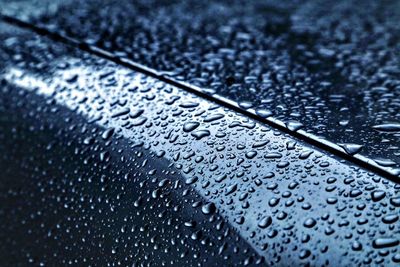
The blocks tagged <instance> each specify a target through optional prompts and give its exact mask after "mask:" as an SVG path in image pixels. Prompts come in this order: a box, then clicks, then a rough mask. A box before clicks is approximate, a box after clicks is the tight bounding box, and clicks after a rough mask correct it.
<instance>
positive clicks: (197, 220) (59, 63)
mask: <svg viewBox="0 0 400 267" xmlns="http://www.w3.org/2000/svg"><path fill="white" fill-rule="evenodd" d="M0 25H1V27H0V29H1V38H2V40H4V42H2V43H1V44H0V59H1V63H0V67H1V88H0V89H1V91H0V93H1V97H0V100H1V102H0V119H1V123H0V127H1V131H0V133H1V134H0V139H1V140H0V147H1V150H2V151H6V153H3V154H2V156H1V157H0V166H1V169H2V174H1V181H2V182H1V187H0V199H1V202H2V203H3V204H2V205H1V206H0V220H1V221H2V224H0V236H1V239H2V240H3V241H2V242H1V245H0V254H1V257H0V260H1V261H2V264H4V265H14V264H15V263H21V264H27V263H29V262H33V263H35V264H38V265H39V264H40V263H43V265H50V266H51V265H57V264H58V265H59V264H73V265H96V264H99V265H104V263H106V264H107V265H119V264H121V265H126V264H129V265H132V264H134V265H139V266H140V265H141V264H142V265H146V264H149V263H153V264H155V265H162V264H165V265H204V266H210V265H216V266H221V265H235V264H236V265H239V266H242V265H245V264H248V265H257V264H262V265H296V266H297V265H301V264H311V265H318V266H320V265H332V266H354V265H359V264H367V265H368V264H375V265H385V266H391V265H393V266H395V265H396V264H398V262H399V260H400V255H399V253H400V251H399V249H400V247H399V242H400V229H399V209H400V199H399V197H400V195H399V191H400V187H399V185H396V184H395V183H393V182H390V181H387V180H386V179H384V178H381V177H379V176H377V175H375V174H371V173H367V172H366V171H365V170H363V169H360V168H358V167H357V166H353V165H351V164H348V163H347V162H345V161H343V160H342V161H340V159H336V158H333V157H332V156H329V155H327V154H326V153H325V152H323V151H319V150H317V149H315V148H314V147H311V146H310V145H307V144H305V143H303V142H301V141H298V140H296V139H294V138H292V137H290V136H289V135H285V134H282V133H281V132H279V131H276V130H274V129H272V128H270V127H267V126H265V125H262V124H260V123H258V122H256V121H253V120H251V119H249V118H246V117H243V116H242V115H241V114H238V113H235V112H233V111H231V110H229V109H226V108H223V107H221V106H218V105H216V104H213V103H211V102H208V101H206V100H204V99H201V98H199V97H196V96H194V95H192V94H189V93H187V92H185V91H182V90H180V89H178V88H176V87H174V86H171V85H168V84H166V83H164V82H160V81H158V80H156V79H154V78H151V77H148V76H145V75H143V74H140V73H137V72H133V71H132V70H130V69H128V68H124V67H121V66H118V65H116V64H115V63H112V62H110V61H107V60H104V59H100V58H98V57H95V56H92V55H89V54H88V53H85V52H82V51H79V50H77V49H74V48H68V47H66V46H64V45H62V44H59V43H55V42H54V41H53V40H49V39H46V38H44V37H39V36H37V35H35V34H33V33H30V32H29V31H22V30H18V29H17V28H15V27H12V26H10V25H7V24H0Z"/></svg>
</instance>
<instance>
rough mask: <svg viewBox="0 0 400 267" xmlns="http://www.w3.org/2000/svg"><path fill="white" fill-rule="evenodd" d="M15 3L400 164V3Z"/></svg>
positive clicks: (356, 151)
mask: <svg viewBox="0 0 400 267" xmlns="http://www.w3.org/2000/svg"><path fill="white" fill-rule="evenodd" d="M11 2H16V3H17V4H16V7H15V6H12V5H10V7H11V6H12V7H13V8H7V6H6V7H5V8H4V11H3V13H5V14H9V15H12V16H16V17H20V18H23V19H25V20H26V21H30V22H31V23H32V24H34V25H39V26H41V27H46V28H48V29H51V30H52V31H54V32H58V33H62V34H64V35H66V36H70V37H73V38H76V39H78V40H80V41H83V42H86V43H89V44H92V45H95V46H97V47H101V48H103V49H105V50H106V51H109V52H112V53H113V54H114V55H117V56H119V57H122V58H128V59H130V60H132V61H134V62H136V63H140V64H143V65H144V66H146V67H150V68H152V69H154V70H156V71H159V72H162V73H164V74H165V75H168V76H171V77H172V78H173V79H175V80H179V81H184V82H187V83H190V84H191V85H194V86H198V87H199V88H200V89H202V90H204V91H206V92H208V93H217V94H219V95H221V96H224V97H227V98H228V99H231V100H233V101H235V102H237V103H238V104H239V105H240V106H241V107H242V108H244V109H248V108H254V109H255V111H257V110H258V111H259V112H258V114H259V115H261V116H270V115H271V116H272V117H273V118H276V119H279V120H281V121H282V122H284V123H286V125H287V127H288V128H291V129H294V130H297V129H303V130H304V131H305V132H304V133H306V132H307V133H312V134H315V135H317V136H320V137H321V138H326V139H327V140H328V141H331V142H332V143H333V144H336V145H337V147H336V148H337V149H341V150H343V151H345V152H346V153H348V154H350V155H363V156H366V157H368V158H369V159H372V160H373V164H377V165H379V166H380V167H381V168H385V169H387V170H388V171H389V172H391V173H395V174H397V173H398V170H397V169H398V167H399V163H400V159H399V152H398V150H399V131H400V118H399V114H400V112H399V104H400V103H399V99H400V96H399V86H400V83H399V77H400V69H399V66H400V62H399V58H400V47H399V36H400V31H399V30H400V26H399V25H400V24H399V23H398V21H399V19H400V4H399V2H398V1H383V2H377V1H363V2H362V3H359V2H358V1H306V2H305V3H301V4H300V3H298V2H297V1H279V2H276V1H234V2H232V1H229V2H224V1H211V2H209V1H207V2H201V1H200V2H199V1H185V3H184V4H182V3H181V2H180V1H156V2H154V1H128V0H123V1H101V4H99V1H77V0H69V1H63V2H62V3H61V4H60V5H59V6H58V5H57V4H56V3H53V6H51V8H43V5H40V4H32V3H33V2H32V1H30V2H29V3H24V2H22V4H21V2H20V1H11ZM14 5H15V4H14ZM326 14H329V15H328V16H327V15H326Z"/></svg>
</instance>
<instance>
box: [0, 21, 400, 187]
mask: <svg viewBox="0 0 400 267" xmlns="http://www.w3.org/2000/svg"><path fill="white" fill-rule="evenodd" d="M0 20H2V21H4V22H7V23H9V24H12V25H15V26H18V27H20V28H24V29H28V30H30V31H33V32H35V33H37V34H39V35H43V36H46V37H49V38H51V39H53V40H54V41H57V42H61V43H64V44H67V45H70V46H73V47H78V48H79V49H81V50H83V51H86V52H88V53H91V54H94V55H96V56H99V57H101V58H104V59H107V60H111V61H113V62H115V63H117V64H119V65H122V66H124V67H127V68H130V69H132V70H134V71H136V72H140V73H143V74H145V75H148V76H150V77H153V78H156V79H158V80H160V81H163V82H165V83H168V84H170V85H173V86H176V87H178V88H180V89H182V90H185V91H187V92H190V93H193V94H195V95H197V96H199V97H201V98H204V99H207V100H208V101H211V102H214V103H217V104H219V105H221V106H224V107H226V108H229V109H232V110H234V111H236V112H238V113H240V114H242V115H244V116H246V117H249V118H251V119H253V120H256V121H258V122H260V123H263V124H267V125H269V126H271V127H272V128H275V129H277V130H279V131H282V132H284V133H287V134H289V135H291V136H293V137H295V138H297V139H299V140H302V141H304V142H307V143H309V144H311V145H313V146H315V147H317V148H319V149H321V150H324V151H326V152H329V153H331V154H333V155H336V156H338V157H341V158H343V159H345V160H347V161H349V162H352V163H354V164H356V165H358V166H360V167H361V168H364V169H366V170H368V171H371V172H374V173H376V174H378V175H380V176H382V177H384V178H386V179H388V180H391V181H393V182H395V183H400V178H399V176H398V175H397V174H396V173H392V172H390V171H389V170H388V169H385V168H383V167H381V166H379V165H378V164H376V163H375V162H373V160H371V159H368V158H366V157H364V156H361V155H355V156H352V155H349V154H347V153H346V152H345V151H344V150H343V149H342V148H340V147H339V146H338V145H336V144H334V143H332V142H329V141H327V140H324V139H321V138H318V137H317V136H314V135H312V134H309V133H307V132H305V131H303V130H299V131H292V130H290V129H288V128H287V127H286V125H285V123H284V122H282V121H280V120H277V119H274V118H272V117H268V118H262V117H260V116H258V115H257V114H256V113H255V111H254V110H245V109H243V108H241V107H240V106H239V105H238V104H237V103H236V102H233V101H231V100H229V99H227V98H224V97H221V96H219V95H211V94H207V93H206V92H204V91H203V90H201V88H198V87H195V86H193V85H190V84H188V83H185V82H181V81H176V80H174V79H171V78H169V77H166V76H165V75H163V74H162V73H161V72H157V71H156V70H153V69H151V68H147V67H145V66H143V65H141V64H138V63H136V62H133V61H131V60H127V59H124V58H119V57H117V56H115V55H114V54H112V53H110V52H108V51H106V50H103V49H101V48H98V47H94V46H91V45H88V44H86V43H82V42H80V41H78V40H76V39H74V38H71V37H68V36H63V35H61V34H59V33H57V32H53V31H50V30H48V29H45V28H41V27H38V26H35V25H32V24H30V23H28V22H25V21H22V20H20V19H17V18H14V17H10V16H7V15H3V14H0Z"/></svg>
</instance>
